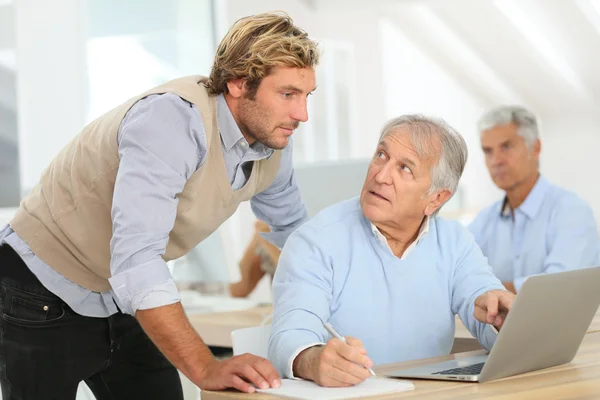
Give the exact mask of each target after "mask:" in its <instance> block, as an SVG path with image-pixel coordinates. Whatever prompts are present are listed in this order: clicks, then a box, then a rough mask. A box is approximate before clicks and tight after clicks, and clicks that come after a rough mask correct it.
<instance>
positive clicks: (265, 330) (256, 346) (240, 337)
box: [231, 315, 273, 358]
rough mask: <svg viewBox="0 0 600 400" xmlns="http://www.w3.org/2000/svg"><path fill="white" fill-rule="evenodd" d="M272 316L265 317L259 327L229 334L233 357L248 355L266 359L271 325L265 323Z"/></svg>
mask: <svg viewBox="0 0 600 400" xmlns="http://www.w3.org/2000/svg"><path fill="white" fill-rule="evenodd" d="M272 317H273V315H269V316H267V317H266V318H265V319H264V320H263V321H262V322H261V324H260V325H259V326H252V327H250V328H242V329H236V330H234V331H233V332H231V343H232V347H233V355H234V356H238V355H240V354H245V353H250V354H253V355H255V356H258V357H262V358H267V357H268V353H269V337H270V336H271V324H267V322H268V321H269V320H270V319H271V318H272Z"/></svg>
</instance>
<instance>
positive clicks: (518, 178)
mask: <svg viewBox="0 0 600 400" xmlns="http://www.w3.org/2000/svg"><path fill="white" fill-rule="evenodd" d="M479 131H480V135H481V148H482V149H483V153H484V155H485V163H486V165H487V168H488V170H489V172H490V176H491V178H492V180H493V181H494V183H495V184H496V186H498V188H500V189H502V190H503V191H504V192H505V196H504V198H503V199H502V200H500V201H498V202H496V203H494V204H492V205H491V206H489V207H487V208H486V209H484V210H483V211H481V212H480V213H479V215H477V217H476V218H475V220H474V221H473V223H472V224H471V225H470V226H469V229H470V230H471V232H473V234H474V235H475V240H476V241H477V243H478V244H479V246H480V247H481V249H482V251H483V254H484V255H485V256H486V257H487V258H488V261H489V263H490V265H491V266H492V269H493V271H494V273H495V274H496V276H497V277H498V278H499V279H500V280H501V281H502V283H503V284H504V286H505V287H506V288H507V289H508V290H510V291H512V292H514V293H517V292H518V291H519V289H520V288H521V285H522V284H523V282H524V281H525V279H526V278H527V277H528V276H530V275H534V274H544V273H553V272H561V271H566V270H571V269H578V268H586V267H593V266H597V265H598V261H599V260H598V259H599V256H600V240H599V238H598V229H597V227H596V221H595V219H594V214H593V212H592V210H591V208H590V207H589V205H588V204H587V203H586V202H585V201H584V200H583V199H581V198H580V197H579V196H577V195H576V194H574V193H571V192H569V191H567V190H565V189H563V188H560V187H558V186H556V185H553V184H551V183H550V182H549V181H548V180H547V179H545V178H544V177H543V176H541V175H540V171H539V156H540V151H541V142H540V139H539V132H538V122H537V118H536V117H535V115H533V114H532V113H531V112H530V111H528V110H526V109H525V108H523V107H519V106H503V107H499V108H496V109H493V110H491V111H489V112H488V113H487V114H485V115H484V116H483V117H482V118H481V120H480V122H479ZM556 162H560V160H557V161H556Z"/></svg>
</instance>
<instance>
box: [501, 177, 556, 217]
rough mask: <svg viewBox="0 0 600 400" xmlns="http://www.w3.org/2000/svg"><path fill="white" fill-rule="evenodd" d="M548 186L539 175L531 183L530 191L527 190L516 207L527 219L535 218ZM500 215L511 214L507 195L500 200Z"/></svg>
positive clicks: (548, 183) (506, 215) (507, 215)
mask: <svg viewBox="0 0 600 400" xmlns="http://www.w3.org/2000/svg"><path fill="white" fill-rule="evenodd" d="M548 188H550V182H548V180H546V178H544V177H543V176H541V175H540V176H539V178H538V180H537V182H536V183H535V185H533V188H532V189H531V192H529V194H528V195H527V197H526V198H525V201H524V202H523V203H522V204H521V205H520V206H519V207H517V209H518V210H520V211H521V212H523V214H525V215H526V216H527V217H528V218H529V219H533V218H535V216H536V215H537V212H538V211H539V209H540V207H541V206H542V202H543V201H544V197H545V196H546V192H547V191H548ZM500 216H502V217H510V216H511V209H510V205H509V204H508V198H507V197H505V198H504V201H503V202H502V207H501V208H500Z"/></svg>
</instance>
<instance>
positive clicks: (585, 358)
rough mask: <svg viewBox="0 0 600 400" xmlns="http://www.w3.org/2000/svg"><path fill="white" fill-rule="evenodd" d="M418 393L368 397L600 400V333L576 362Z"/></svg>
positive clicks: (433, 385)
mask: <svg viewBox="0 0 600 400" xmlns="http://www.w3.org/2000/svg"><path fill="white" fill-rule="evenodd" d="M481 353H483V351H481V350H480V351H473V352H467V353H461V354H454V355H449V356H442V357H435V358H431V359H427V360H420V361H409V362H405V363H396V364H390V365H387V366H381V367H376V368H375V372H377V373H385V372H390V371H394V370H397V369H399V368H410V367H415V366H418V365H421V364H424V363H429V362H432V361H446V360H451V359H456V358H462V357H467V356H471V355H475V354H481ZM413 383H414V384H415V390H413V391H410V392H401V393H394V394H390V395H381V396H375V397H369V398H370V399H392V398H394V399H396V398H409V399H442V400H444V399H470V400H471V399H484V398H485V399H496V400H513V399H517V400H519V399H523V400H526V399H527V400H529V399H561V400H568V399H582V398H583V399H599V398H600V332H596V333H590V334H588V335H586V336H585V338H584V340H583V343H582V345H581V347H580V348H579V352H578V353H577V355H576V356H575V359H574V360H573V361H572V362H571V363H569V364H565V365H561V366H557V367H553V368H548V369H544V370H540V371H536V372H530V373H527V374H522V375H518V376H514V377H510V378H505V379H501V380H498V381H493V382H488V383H483V384H480V383H466V382H443V381H427V380H413ZM243 398H248V399H251V400H252V399H255V400H269V399H273V398H275V397H274V396H271V395H266V394H253V395H248V394H245V393H240V392H234V391H223V392H209V391H202V400H225V399H243Z"/></svg>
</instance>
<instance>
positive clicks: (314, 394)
mask: <svg viewBox="0 0 600 400" xmlns="http://www.w3.org/2000/svg"><path fill="white" fill-rule="evenodd" d="M414 388H415V386H414V385H413V384H412V383H411V382H409V381H403V380H400V379H392V378H384V377H381V376H373V377H371V378H369V379H366V380H364V381H363V382H362V383H359V384H358V385H355V386H350V387H344V388H330V387H322V386H319V385H317V384H316V383H314V382H312V381H301V380H295V379H282V381H281V386H280V387H278V388H271V389H264V390H263V389H259V390H258V391H259V392H261V393H267V394H272V395H275V396H283V397H291V398H294V399H310V400H334V399H352V398H356V397H363V396H375V395H379V394H386V393H393V392H404V391H407V390H413V389H414Z"/></svg>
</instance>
